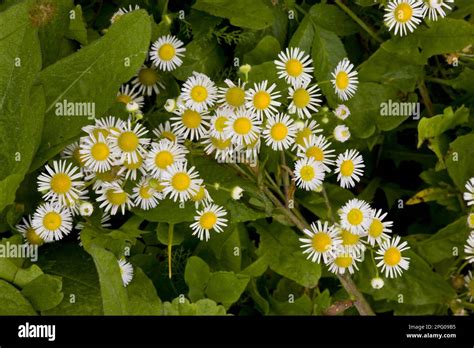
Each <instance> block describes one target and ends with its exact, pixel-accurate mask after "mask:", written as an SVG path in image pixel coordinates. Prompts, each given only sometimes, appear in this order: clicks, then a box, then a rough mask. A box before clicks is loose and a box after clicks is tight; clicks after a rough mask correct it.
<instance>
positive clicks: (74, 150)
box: [60, 141, 85, 170]
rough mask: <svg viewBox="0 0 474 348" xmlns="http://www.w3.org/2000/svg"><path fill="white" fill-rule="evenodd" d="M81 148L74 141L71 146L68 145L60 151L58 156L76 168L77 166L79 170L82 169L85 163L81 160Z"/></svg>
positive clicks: (77, 142)
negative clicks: (70, 162) (72, 163)
mask: <svg viewBox="0 0 474 348" xmlns="http://www.w3.org/2000/svg"><path fill="white" fill-rule="evenodd" d="M80 150H81V148H80V146H79V141H75V142H73V143H72V144H69V145H68V146H66V147H65V148H64V150H62V151H61V153H60V156H61V158H63V159H70V160H71V161H73V162H74V164H75V165H76V166H78V167H79V168H80V169H81V170H82V168H83V167H84V165H85V163H84V161H82V159H81V154H80V152H79V151H80Z"/></svg>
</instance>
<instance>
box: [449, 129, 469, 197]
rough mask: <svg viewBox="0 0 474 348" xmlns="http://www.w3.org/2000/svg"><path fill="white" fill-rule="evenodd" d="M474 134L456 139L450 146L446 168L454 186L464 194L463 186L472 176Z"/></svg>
mask: <svg viewBox="0 0 474 348" xmlns="http://www.w3.org/2000/svg"><path fill="white" fill-rule="evenodd" d="M472 144H474V134H472V133H471V134H467V135H463V136H460V137H458V138H457V139H456V140H454V141H453V142H452V143H451V144H450V146H449V147H450V149H449V152H448V154H447V159H446V167H447V168H448V173H449V175H450V176H451V178H452V179H453V181H454V183H455V184H456V186H457V187H458V188H459V189H460V190H461V192H464V190H465V188H464V185H465V184H466V182H467V181H468V180H469V179H470V178H471V177H472V176H473V175H474V161H472V158H473V157H474V147H473V146H472Z"/></svg>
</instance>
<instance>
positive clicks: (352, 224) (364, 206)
mask: <svg viewBox="0 0 474 348" xmlns="http://www.w3.org/2000/svg"><path fill="white" fill-rule="evenodd" d="M339 218H340V219H341V227H342V228H344V229H346V230H349V231H350V232H351V233H355V234H358V235H364V234H366V232H367V229H368V228H369V226H370V222H371V221H372V209H371V208H370V205H369V204H368V203H367V202H364V201H363V200H360V199H357V198H353V199H351V200H350V201H348V202H347V203H346V204H345V205H344V206H343V207H342V208H341V210H340V212H339Z"/></svg>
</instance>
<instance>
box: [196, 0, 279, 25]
mask: <svg viewBox="0 0 474 348" xmlns="http://www.w3.org/2000/svg"><path fill="white" fill-rule="evenodd" d="M193 8H195V9H196V10H200V11H204V12H207V13H210V14H212V15H214V16H217V17H223V18H227V19H229V21H230V23H231V24H232V25H235V26H237V27H242V28H248V29H255V30H260V29H265V28H267V27H269V26H270V25H272V23H273V16H272V11H271V9H270V8H269V7H268V6H267V5H265V4H264V2H263V1H262V0H239V1H234V0H197V1H196V3H195V4H194V5H193Z"/></svg>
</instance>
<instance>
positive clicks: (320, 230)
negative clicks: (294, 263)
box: [300, 221, 341, 264]
mask: <svg viewBox="0 0 474 348" xmlns="http://www.w3.org/2000/svg"><path fill="white" fill-rule="evenodd" d="M303 233H304V234H305V235H306V236H304V237H305V238H300V242H302V243H303V245H301V248H304V249H305V250H304V251H303V254H308V257H307V258H308V260H311V261H313V262H317V263H320V262H321V258H322V259H323V262H324V263H325V264H327V263H328V262H329V260H330V259H331V256H334V254H335V253H336V251H337V249H338V247H339V245H341V239H340V237H339V235H338V233H337V230H336V229H335V228H334V226H330V225H329V224H328V222H327V221H326V222H324V224H322V223H321V221H317V223H314V222H313V223H312V224H311V229H305V230H303ZM307 237H309V238H307Z"/></svg>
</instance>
